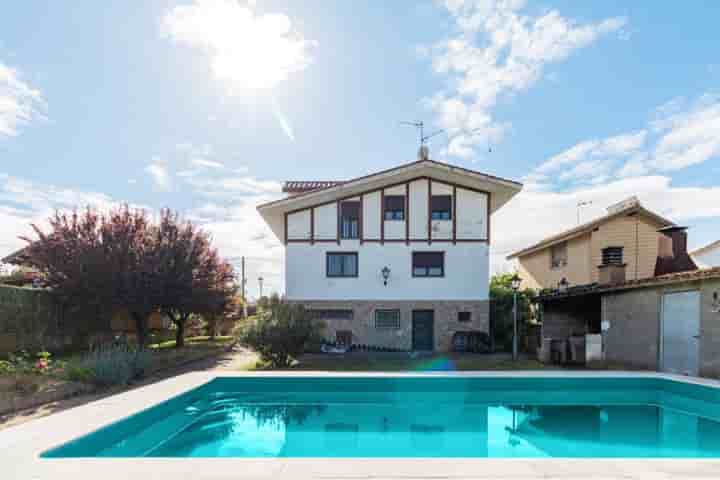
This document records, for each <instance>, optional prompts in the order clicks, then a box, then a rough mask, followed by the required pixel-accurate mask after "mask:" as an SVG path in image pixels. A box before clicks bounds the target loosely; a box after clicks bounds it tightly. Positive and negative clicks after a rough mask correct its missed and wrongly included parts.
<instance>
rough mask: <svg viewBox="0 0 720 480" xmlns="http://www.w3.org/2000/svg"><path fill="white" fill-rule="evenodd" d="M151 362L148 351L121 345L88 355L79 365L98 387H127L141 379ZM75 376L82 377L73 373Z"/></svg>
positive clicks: (110, 345) (103, 347)
mask: <svg viewBox="0 0 720 480" xmlns="http://www.w3.org/2000/svg"><path fill="white" fill-rule="evenodd" d="M151 361H152V354H151V352H150V351H149V350H145V349H141V348H136V347H132V346H128V345H121V344H108V345H105V346H102V347H98V348H96V349H94V350H93V351H91V352H90V353H88V354H87V355H86V356H85V357H84V358H83V359H82V360H81V362H80V364H79V365H77V366H74V367H73V368H76V367H80V368H83V369H86V370H87V371H89V372H91V378H92V381H93V382H94V383H96V384H98V385H104V386H108V385H127V384H128V383H130V381H132V380H135V379H137V378H141V377H142V376H143V375H144V374H145V372H146V371H147V369H148V367H149V366H150V362H151ZM75 374H76V375H78V374H79V375H81V376H82V375H83V373H81V372H79V371H75Z"/></svg>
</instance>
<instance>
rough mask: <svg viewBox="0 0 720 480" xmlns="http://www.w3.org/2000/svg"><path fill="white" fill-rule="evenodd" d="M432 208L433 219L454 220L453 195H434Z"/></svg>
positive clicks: (431, 203)
mask: <svg viewBox="0 0 720 480" xmlns="http://www.w3.org/2000/svg"><path fill="white" fill-rule="evenodd" d="M430 210H431V215H432V219H433V220H452V195H433V196H432V197H431V199H430Z"/></svg>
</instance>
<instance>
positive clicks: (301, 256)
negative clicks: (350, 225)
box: [285, 240, 489, 300]
mask: <svg viewBox="0 0 720 480" xmlns="http://www.w3.org/2000/svg"><path fill="white" fill-rule="evenodd" d="M413 251H444V252H445V276H444V277H442V278H413V277H412V275H411V266H412V252H413ZM326 252H358V277H357V278H327V276H326V255H325V254H326ZM286 253H287V254H286V255H285V267H286V268H285V272H286V273H285V275H286V293H287V296H288V298H289V299H291V300H338V299H341V300H485V299H487V298H488V278H489V264H488V245H487V244H485V243H462V244H457V245H453V244H451V243H446V242H444V243H435V244H431V245H428V244H426V243H411V244H410V245H405V244H404V243H386V244H384V245H380V244H379V243H365V244H363V245H360V242H359V241H357V240H343V241H342V243H341V245H336V244H315V245H310V244H306V243H291V244H289V245H287V252H286ZM385 266H387V267H388V268H390V270H391V274H390V279H389V281H388V285H387V286H384V285H383V281H382V275H381V273H380V271H381V270H382V268H383V267H385Z"/></svg>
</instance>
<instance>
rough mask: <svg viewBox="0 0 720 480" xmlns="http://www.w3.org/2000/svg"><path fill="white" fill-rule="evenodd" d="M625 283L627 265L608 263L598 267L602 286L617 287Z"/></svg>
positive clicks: (599, 281)
mask: <svg viewBox="0 0 720 480" xmlns="http://www.w3.org/2000/svg"><path fill="white" fill-rule="evenodd" d="M623 282H625V264H624V263H623V264H615V263H607V264H603V265H599V266H598V283H599V284H600V285H617V284H618V283H623Z"/></svg>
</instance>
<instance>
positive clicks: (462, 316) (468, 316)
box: [457, 312, 472, 322]
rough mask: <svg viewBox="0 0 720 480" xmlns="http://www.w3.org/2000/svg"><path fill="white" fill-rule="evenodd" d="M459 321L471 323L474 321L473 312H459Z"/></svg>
mask: <svg viewBox="0 0 720 480" xmlns="http://www.w3.org/2000/svg"><path fill="white" fill-rule="evenodd" d="M457 319H458V322H470V321H472V313H471V312H458V315H457Z"/></svg>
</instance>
